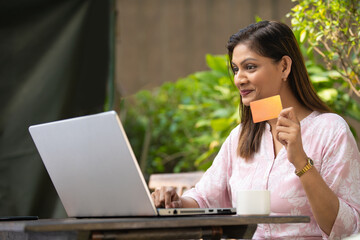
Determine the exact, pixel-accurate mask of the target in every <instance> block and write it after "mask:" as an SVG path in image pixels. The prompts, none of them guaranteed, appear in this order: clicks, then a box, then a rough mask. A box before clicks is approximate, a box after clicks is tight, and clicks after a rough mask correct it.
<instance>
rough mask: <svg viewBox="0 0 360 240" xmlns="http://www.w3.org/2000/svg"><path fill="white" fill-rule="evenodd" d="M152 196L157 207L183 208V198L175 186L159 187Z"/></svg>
mask: <svg viewBox="0 0 360 240" xmlns="http://www.w3.org/2000/svg"><path fill="white" fill-rule="evenodd" d="M151 198H152V199H153V201H154V204H155V207H157V208H182V207H183V204H182V201H181V198H180V197H179V195H178V194H177V193H176V189H175V188H174V187H161V188H157V189H156V190H155V191H154V192H153V193H152V194H151Z"/></svg>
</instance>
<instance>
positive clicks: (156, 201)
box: [151, 189, 164, 207]
mask: <svg viewBox="0 0 360 240" xmlns="http://www.w3.org/2000/svg"><path fill="white" fill-rule="evenodd" d="M151 197H152V198H153V201H154V204H155V206H156V207H164V206H162V205H163V204H162V203H161V201H160V189H156V190H155V192H153V193H152V194H151Z"/></svg>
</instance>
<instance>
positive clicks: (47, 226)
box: [0, 215, 310, 240]
mask: <svg viewBox="0 0 360 240" xmlns="http://www.w3.org/2000/svg"><path fill="white" fill-rule="evenodd" d="M309 221H310V219H309V217H307V216H236V215H232V216H226V215H222V216H192V217H142V218H138V217H137V218H101V219H99V218H96V219H75V218H67V219H40V220H32V221H13V222H10V221H9V222H0V239H3V240H10V239H11V240H23V239H26V240H45V239H56V240H62V239H64V240H65V239H66V240H73V239H74V240H75V239H76V240H85V239H86V240H88V239H92V240H97V239H200V238H203V239H220V238H242V239H249V238H251V237H252V236H253V234H254V232H255V230H256V227H257V224H262V223H272V224H281V223H307V222H309Z"/></svg>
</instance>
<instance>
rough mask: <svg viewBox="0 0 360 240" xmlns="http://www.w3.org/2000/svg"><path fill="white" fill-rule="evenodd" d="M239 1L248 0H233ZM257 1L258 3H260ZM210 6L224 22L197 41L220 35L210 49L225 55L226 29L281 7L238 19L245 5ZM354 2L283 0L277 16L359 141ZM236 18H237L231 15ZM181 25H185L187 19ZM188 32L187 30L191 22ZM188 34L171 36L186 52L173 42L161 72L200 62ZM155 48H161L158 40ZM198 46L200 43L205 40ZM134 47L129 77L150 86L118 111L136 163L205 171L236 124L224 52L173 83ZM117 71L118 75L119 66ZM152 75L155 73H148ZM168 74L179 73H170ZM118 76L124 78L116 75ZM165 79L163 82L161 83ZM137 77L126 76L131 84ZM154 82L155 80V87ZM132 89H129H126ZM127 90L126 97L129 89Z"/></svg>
mask: <svg viewBox="0 0 360 240" xmlns="http://www.w3.org/2000/svg"><path fill="white" fill-rule="evenodd" d="M234 2H235V1H234ZM234 2H231V3H234ZM240 2H242V3H244V2H245V1H237V3H240ZM259 2H261V1H257V3H259ZM280 2H281V1H280ZM280 2H278V5H276V6H277V7H278V8H280V6H283V2H281V3H280ZM211 3H212V4H218V5H219V6H214V5H211ZM247 3H249V2H247ZM262 3H263V2H262ZM178 4H180V3H178ZM207 4H208V5H206V6H207V8H206V9H209V8H210V9H212V8H211V7H214V8H213V9H217V10H219V8H220V11H217V14H219V15H218V16H221V20H220V19H219V22H221V21H222V22H223V24H222V25H221V24H219V22H218V21H216V22H217V23H216V24H215V25H214V26H207V28H208V29H212V30H208V31H207V32H205V33H204V34H201V36H200V38H202V39H203V42H202V44H199V46H201V45H207V44H208V43H207V41H210V42H214V41H215V40H214V39H213V37H214V38H215V39H221V41H219V42H220V43H218V44H217V46H213V47H212V49H209V52H212V53H222V52H223V53H224V52H225V48H224V45H225V43H226V41H227V38H228V37H229V36H230V34H231V33H232V32H233V33H235V32H236V31H237V30H238V29H239V28H240V27H243V26H244V25H247V24H248V21H249V20H250V21H252V22H254V21H259V20H261V18H263V19H274V14H276V13H277V12H278V11H279V10H278V11H277V12H276V13H275V11H273V12H272V11H271V9H274V5H273V4H274V1H267V4H270V5H269V6H268V8H267V10H268V12H261V11H262V7H261V6H260V5H259V6H258V10H259V12H256V13H258V14H259V15H256V14H253V15H251V16H249V19H248V21H246V20H245V21H244V20H242V21H241V20H240V19H242V18H241V17H243V16H241V15H242V14H241V13H244V12H251V11H249V10H248V11H245V7H246V5H245V4H244V5H242V4H239V5H238V6H237V7H233V8H230V7H229V6H230V2H226V3H225V2H221V3H220V2H216V1H208V2H207ZM287 4H289V2H287ZM359 4H360V3H359V2H358V1H317V0H316V1H315V0H314V1H311V0H304V1H299V2H298V1H294V2H293V5H291V6H290V5H288V7H289V8H288V9H287V11H288V13H287V14H284V15H283V16H281V17H279V16H278V17H277V18H278V20H280V21H284V22H286V23H288V24H289V25H290V26H291V27H292V28H293V30H294V32H295V35H296V37H297V39H298V43H299V45H300V47H301V49H302V52H303V55H304V57H305V59H306V66H307V69H308V71H309V75H310V78H311V81H312V83H313V85H314V88H315V89H316V91H317V93H318V94H319V96H320V97H321V99H322V100H323V101H325V102H326V103H327V104H328V105H329V106H330V107H331V109H332V110H333V111H334V112H337V113H338V114H340V115H342V116H343V117H345V118H346V119H347V121H348V122H349V124H350V126H351V129H352V131H353V133H354V135H355V137H356V138H357V139H358V133H357V132H359V122H360V108H359V106H360V105H359V96H360V91H359V89H360V82H359V76H360V72H359V70H360V67H359V58H360V57H359V54H360V52H359V51H360V49H359V37H360V21H359V17H360V14H359V11H360V5H359ZM226 5H228V6H226ZM180 6H182V5H180ZM163 7H164V6H163ZM217 7H219V8H217ZM263 7H264V6H263ZM120 10H121V9H120ZM226 11H228V12H226ZM210 13H212V12H211V10H210ZM261 14H262V15H261ZM229 15H231V16H229ZM269 15H270V16H269ZM192 17H194V16H192ZM237 18H238V19H239V20H235V19H237ZM251 18H253V19H251ZM214 19H216V18H215V17H214ZM234 20H235V21H234ZM202 21H204V20H198V24H200V23H201V22H202ZM212 21H214V20H212ZM195 22H196V21H195ZM234 23H237V25H236V24H234ZM210 24H211V23H210ZM195 25H196V24H195ZM229 26H231V28H229ZM182 27H183V28H185V29H186V28H187V26H184V25H182ZM217 27H219V28H221V30H220V29H217ZM186 30H187V31H190V32H192V27H190V29H186ZM146 31H149V30H146ZM175 31H181V29H180V30H179V29H176V30H175ZM226 31H232V32H226ZM219 33H221V34H220V36H219ZM188 34H189V33H188V32H185V38H184V39H182V40H179V39H176V40H178V41H179V42H183V41H188V42H186V43H184V44H186V45H187V44H188V45H189V46H190V49H191V51H190V52H188V54H187V52H185V53H181V54H180V55H177V56H172V55H173V54H174V53H176V50H177V48H176V47H173V50H171V49H169V50H170V51H174V53H170V54H169V55H166V57H165V58H163V59H162V60H160V62H162V61H166V62H165V63H164V65H166V67H165V69H164V70H163V69H162V68H160V67H159V71H161V70H162V71H165V72H167V71H169V68H170V69H173V68H175V69H177V70H179V69H180V68H183V69H184V70H183V71H182V73H185V72H186V71H187V69H191V67H190V66H189V62H190V63H193V64H194V65H198V64H197V63H194V59H195V58H197V57H198V56H197V55H196V54H197V53H195V51H194V49H195V47H194V41H196V40H197V39H198V36H197V33H196V32H194V33H190V34H193V37H189V36H187V35H188ZM181 35H182V34H181ZM214 35H216V36H214ZM120 38H121V37H120ZM145 41H147V40H145ZM149 41H151V39H150V40H149ZM141 46H144V45H141ZM133 47H136V46H133ZM158 47H159V48H160V49H162V48H163V46H158ZM201 47H202V48H205V46H201ZM219 47H221V48H222V49H219ZM120 48H121V47H120ZM217 49H219V50H217ZM138 51H140V54H139V58H136V64H135V66H136V67H137V68H139V69H138V70H139V76H138V79H134V78H136V76H134V75H133V76H132V79H134V81H135V82H137V81H139V82H141V81H143V82H144V86H145V88H149V89H147V90H140V91H138V92H136V93H135V94H132V95H131V96H125V97H123V98H121V100H120V106H119V112H120V116H121V119H122V121H123V122H124V124H125V129H126V132H127V134H128V137H129V139H130V142H131V144H132V146H133V148H134V151H135V155H136V156H137V158H138V161H139V163H140V166H141V169H142V170H143V172H144V174H145V175H147V176H148V175H149V174H152V173H156V172H184V171H195V170H206V169H207V168H208V167H209V166H210V165H211V163H212V160H213V159H214V157H215V156H216V154H217V152H218V150H219V148H220V147H221V144H222V142H223V141H224V140H225V138H226V137H227V136H228V134H229V133H230V131H231V130H232V129H233V128H234V127H235V126H236V125H237V124H238V123H239V114H238V104H239V94H238V91H237V89H236V87H235V86H234V85H233V84H232V76H231V71H229V68H228V59H227V57H226V55H225V54H204V56H202V57H203V59H201V58H200V59H196V60H195V61H197V62H204V63H206V65H207V67H206V68H204V67H203V66H202V65H201V64H200V65H198V66H197V67H198V69H197V71H194V72H193V73H191V74H189V75H186V76H184V77H181V78H179V79H178V80H176V81H173V80H174V79H167V80H168V81H167V80H166V77H167V76H168V75H167V74H165V76H166V77H165V78H164V75H162V74H161V73H160V72H157V73H159V74H158V75H157V74H156V72H155V73H154V72H152V71H151V70H149V69H148V68H149V66H148V65H147V64H144V63H143V62H144V61H146V60H144V59H143V58H144V57H145V58H147V57H148V56H147V54H150V53H148V52H147V50H146V47H145V52H144V49H143V48H142V47H140V48H139V49H138ZM150 51H151V50H150ZM193 53H194V56H193V55H192V54H193ZM135 54H136V52H135ZM152 54H154V55H156V54H157V53H156V52H154V53H152ZM184 55H185V56H184ZM177 57H180V59H177ZM181 58H184V59H185V60H184V62H181V60H182V59H181ZM157 63H158V62H156V63H155V64H157ZM120 64H121V63H120ZM202 69H204V70H202ZM141 73H142V74H141ZM119 75H122V72H121V71H119ZM153 76H158V77H159V78H156V77H155V79H153V78H152V77H153ZM169 76H173V77H175V76H176V75H175V73H173V74H170V75H169ZM117 80H120V81H121V78H120V79H117ZM164 80H165V83H163V84H162V83H161V82H162V81H164ZM134 81H133V80H132V81H130V83H129V86H131V83H133V82H134ZM153 84H159V85H160V86H157V87H153V86H152V85H153ZM120 85H121V84H120ZM131 89H132V88H131V87H129V88H128V90H129V91H131ZM124 91H125V90H124ZM124 95H127V94H126V92H125V94H124Z"/></svg>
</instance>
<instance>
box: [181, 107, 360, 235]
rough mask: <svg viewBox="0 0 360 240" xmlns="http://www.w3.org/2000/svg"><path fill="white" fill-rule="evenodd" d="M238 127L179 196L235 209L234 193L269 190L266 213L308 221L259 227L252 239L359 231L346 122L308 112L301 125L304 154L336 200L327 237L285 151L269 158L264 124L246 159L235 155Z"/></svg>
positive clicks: (358, 170)
mask: <svg viewBox="0 0 360 240" xmlns="http://www.w3.org/2000/svg"><path fill="white" fill-rule="evenodd" d="M240 127H241V126H240V125H239V126H238V127H236V128H235V129H234V130H233V131H232V132H231V134H230V135H229V137H228V138H227V139H226V141H225V142H224V144H223V146H222V147H221V150H220V151H219V154H218V155H217V157H216V158H215V160H214V162H213V164H212V166H211V167H210V168H209V169H208V170H207V171H206V173H205V174H204V176H203V178H202V179H201V180H200V181H199V183H198V184H197V185H196V186H195V188H193V189H191V190H189V191H187V192H186V193H185V194H184V195H183V196H189V197H192V198H193V199H195V200H196V201H197V202H198V204H199V205H200V207H202V208H206V207H236V191H237V190H238V189H269V190H270V191H271V214H272V215H307V216H310V218H311V222H310V223H302V224H261V225H259V226H258V228H257V230H256V232H255V235H254V239H259V238H268V239H269V238H274V239H278V238H282V237H284V238H290V239H302V238H304V239H321V238H325V239H327V238H329V239H340V238H342V237H344V236H349V235H351V234H354V233H357V232H359V229H360V217H359V213H360V154H359V150H358V148H357V145H356V142H355V140H354V137H353V135H352V133H351V132H350V130H349V127H348V125H347V123H346V122H345V121H344V120H343V119H342V118H341V117H340V116H338V115H336V114H332V113H325V114H320V113H318V112H312V113H311V114H310V115H309V116H307V117H306V118H305V119H303V120H302V121H301V134H302V141H303V147H304V150H305V152H306V154H307V155H308V156H309V157H310V158H312V159H313V161H314V166H315V167H316V169H317V170H318V171H319V172H320V174H321V176H322V177H323V179H324V180H325V182H326V183H327V184H328V186H329V187H330V188H331V189H332V191H334V192H335V194H336V195H337V196H338V198H339V202H340V209H339V212H338V216H337V218H336V221H335V224H334V227H333V229H332V231H331V234H330V236H327V235H326V234H325V233H323V232H322V231H321V230H320V228H319V227H318V225H317V223H316V221H315V219H314V216H313V215H312V212H311V208H310V205H309V202H308V200H307V197H306V194H305V191H304V189H303V188H302V185H301V182H300V180H299V177H298V176H296V175H295V174H294V171H295V168H294V166H293V165H292V164H291V163H290V162H289V161H288V159H287V155H286V149H285V148H284V147H283V148H282V149H281V151H280V152H279V154H278V155H277V156H276V158H275V157H274V147H273V140H272V135H271V132H270V125H268V124H267V126H266V130H265V133H264V135H263V137H262V142H261V149H260V151H259V152H258V153H256V154H255V155H254V157H253V158H252V159H249V160H248V161H245V160H244V159H241V158H240V157H238V155H237V144H238V138H239V131H240ZM314 184H315V183H314Z"/></svg>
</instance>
